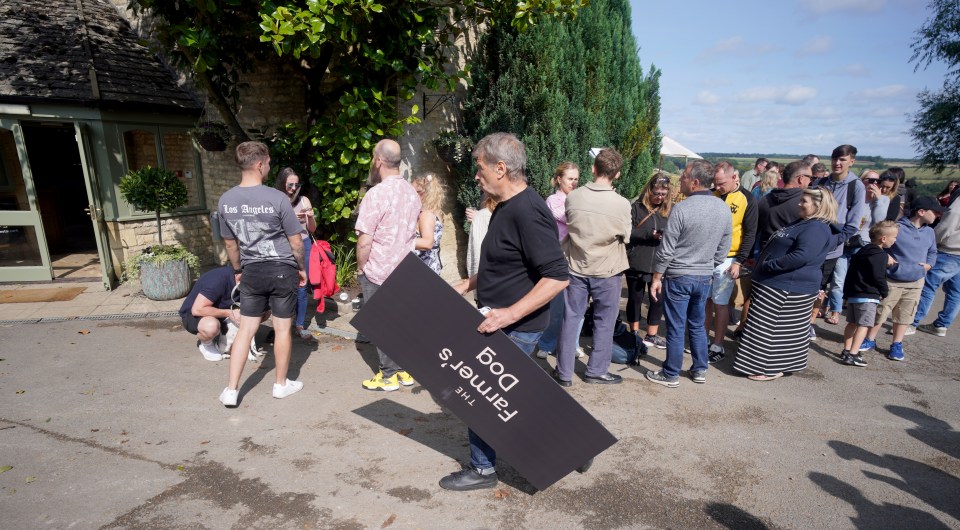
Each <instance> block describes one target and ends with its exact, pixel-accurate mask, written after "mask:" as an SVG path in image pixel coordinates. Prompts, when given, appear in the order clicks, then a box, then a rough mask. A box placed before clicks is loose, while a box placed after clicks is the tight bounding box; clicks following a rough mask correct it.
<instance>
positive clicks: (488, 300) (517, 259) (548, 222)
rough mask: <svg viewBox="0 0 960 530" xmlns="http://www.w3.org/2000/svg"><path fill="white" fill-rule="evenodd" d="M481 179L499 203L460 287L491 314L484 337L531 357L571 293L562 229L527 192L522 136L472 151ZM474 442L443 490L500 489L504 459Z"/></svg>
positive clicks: (496, 137)
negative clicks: (499, 464) (553, 308)
mask: <svg viewBox="0 0 960 530" xmlns="http://www.w3.org/2000/svg"><path fill="white" fill-rule="evenodd" d="M473 159H474V161H475V162H476V164H477V168H478V169H477V175H476V177H475V178H476V180H477V182H478V183H479V184H480V188H481V190H483V191H484V192H485V193H486V194H487V195H489V196H490V197H493V198H494V199H495V200H496V201H497V207H496V209H495V210H494V211H493V215H492V216H491V218H490V227H489V229H488V230H487V235H486V237H484V239H483V244H482V245H481V250H480V268H479V272H477V274H476V275H474V276H472V277H470V278H469V279H467V280H464V281H462V282H461V283H459V284H457V285H456V286H455V288H456V289H457V291H458V292H459V293H460V294H466V293H467V292H469V291H471V290H473V289H476V290H477V302H478V303H479V304H480V306H481V307H488V308H490V310H489V311H487V313H486V318H485V319H484V321H483V322H481V323H480V326H479V327H478V328H477V331H479V332H480V333H493V332H495V331H497V330H498V329H502V330H503V332H504V333H506V334H507V336H509V337H510V339H511V340H512V341H513V342H514V344H516V345H517V346H518V347H519V348H520V349H521V350H523V352H524V353H526V354H527V355H531V354H532V353H533V350H534V348H535V347H536V345H537V342H538V341H539V340H540V335H542V334H543V330H544V328H546V326H547V320H548V317H549V314H548V313H547V307H548V304H549V302H550V300H552V299H553V297H554V296H556V295H557V294H559V293H560V291H562V290H563V289H564V288H566V286H567V284H568V283H569V281H568V271H567V261H566V259H565V258H564V256H563V252H561V250H560V243H559V240H558V237H557V226H556V223H555V222H554V220H553V215H552V214H551V213H550V210H549V209H548V208H547V205H546V203H545V202H544V201H543V198H542V197H540V195H539V194H538V193H537V192H536V191H534V190H533V188H530V187H529V186H527V177H526V175H525V174H524V167H526V165H527V155H526V150H525V147H524V145H523V143H522V142H521V141H520V140H518V139H517V137H516V136H514V135H512V134H507V133H496V134H491V135H489V136H486V137H485V138H483V139H482V140H480V141H479V142H477V146H476V147H475V148H474V150H473ZM468 434H469V437H470V467H469V468H468V469H464V470H462V471H458V472H456V473H452V474H450V475H448V476H446V477H444V478H443V479H441V480H440V487H442V488H444V489H448V490H455V491H462V490H474V489H481V488H492V487H494V486H496V485H497V473H496V469H495V468H494V466H495V464H496V458H497V453H496V451H494V450H493V448H492V447H490V446H489V445H487V444H486V442H484V441H483V440H482V439H481V438H480V437H479V436H477V434H476V433H474V432H473V431H472V430H468Z"/></svg>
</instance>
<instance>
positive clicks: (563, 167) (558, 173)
mask: <svg viewBox="0 0 960 530" xmlns="http://www.w3.org/2000/svg"><path fill="white" fill-rule="evenodd" d="M574 169H575V170H577V171H580V168H579V167H577V165H576V164H574V163H573V162H571V161H569V160H567V161H566V162H561V163H560V165H559V166H557V169H555V170H554V171H553V189H555V190H558V189H560V179H562V178H563V177H564V175H566V174H567V171H571V170H574Z"/></svg>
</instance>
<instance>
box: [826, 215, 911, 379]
mask: <svg viewBox="0 0 960 530" xmlns="http://www.w3.org/2000/svg"><path fill="white" fill-rule="evenodd" d="M898 230H899V229H898V228H897V223H895V222H893V221H881V222H879V223H877V224H876V225H874V226H873V227H871V228H870V242H869V243H867V244H866V245H864V246H863V247H861V248H860V250H859V251H858V252H857V253H856V254H854V255H853V257H851V258H850V268H849V269H847V275H846V279H845V280H844V282H843V296H844V298H846V299H847V327H846V328H844V330H843V351H842V352H840V362H841V363H843V364H846V365H849V366H866V365H867V362H866V361H864V360H863V354H862V353H860V345H861V344H862V343H863V339H865V338H866V336H867V332H868V331H870V328H872V327H873V325H874V322H875V321H876V318H877V305H878V304H880V300H882V299H884V298H886V297H887V268H888V267H892V266H894V265H896V263H897V262H896V261H894V259H893V258H892V257H891V256H890V255H888V254H887V253H886V252H884V249H886V248H890V247H891V246H892V245H893V244H894V243H896V242H897V232H898ZM852 352H856V353H852Z"/></svg>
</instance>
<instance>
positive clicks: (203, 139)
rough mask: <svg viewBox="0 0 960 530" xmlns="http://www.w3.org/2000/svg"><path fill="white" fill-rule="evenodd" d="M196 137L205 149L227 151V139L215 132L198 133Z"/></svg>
mask: <svg viewBox="0 0 960 530" xmlns="http://www.w3.org/2000/svg"><path fill="white" fill-rule="evenodd" d="M194 138H196V139H197V143H198V144H200V147H202V148H203V149H204V150H205V151H226V149H227V141H226V140H224V139H223V138H221V137H220V136H219V135H217V134H214V133H203V134H196V135H194Z"/></svg>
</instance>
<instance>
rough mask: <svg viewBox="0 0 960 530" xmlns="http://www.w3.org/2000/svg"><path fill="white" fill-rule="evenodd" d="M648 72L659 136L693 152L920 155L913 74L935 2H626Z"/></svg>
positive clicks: (926, 82)
mask: <svg viewBox="0 0 960 530" xmlns="http://www.w3.org/2000/svg"><path fill="white" fill-rule="evenodd" d="M630 4H631V11H632V20H633V33H634V36H635V37H636V39H637V44H638V46H639V47H640V51H639V55H640V63H641V66H642V67H643V68H644V70H647V69H649V67H650V65H651V64H653V65H654V66H656V67H657V68H659V69H660V71H661V72H662V76H661V78H660V100H661V109H660V129H661V131H662V132H663V134H664V135H666V136H669V137H671V138H673V139H674V140H677V141H678V142H680V143H681V144H683V145H684V146H686V147H688V148H690V149H692V150H694V151H696V152H739V153H786V154H797V155H804V154H807V153H815V154H818V155H826V156H829V154H830V152H831V151H832V150H833V148H834V147H836V146H838V145H841V144H852V145H854V146H855V147H856V148H857V150H858V152H859V154H860V155H868V156H877V155H879V156H883V157H884V158H913V157H915V156H917V151H916V149H915V148H914V146H913V144H912V140H911V138H910V134H909V129H910V123H911V118H910V115H911V114H912V113H914V112H916V109H917V103H916V101H917V98H916V96H917V93H918V92H920V91H921V90H923V89H924V88H927V89H930V90H939V88H940V87H941V86H942V84H943V80H944V74H945V73H946V71H947V69H946V67H945V66H944V65H943V64H942V63H933V64H931V65H930V66H929V67H927V68H926V69H923V68H921V69H920V70H918V71H916V72H914V66H915V63H910V62H909V59H910V56H911V54H912V51H911V49H910V43H911V42H912V41H913V39H914V35H915V31H916V30H917V29H918V28H919V27H920V26H921V25H922V24H923V23H924V21H926V20H927V19H928V18H929V16H930V12H929V10H928V9H927V0H783V1H776V0H775V1H770V0H762V1H754V0H741V1H735V2H717V1H716V0H712V1H706V0H692V1H686V0H680V1H676V2H662V1H654V0H630Z"/></svg>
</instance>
